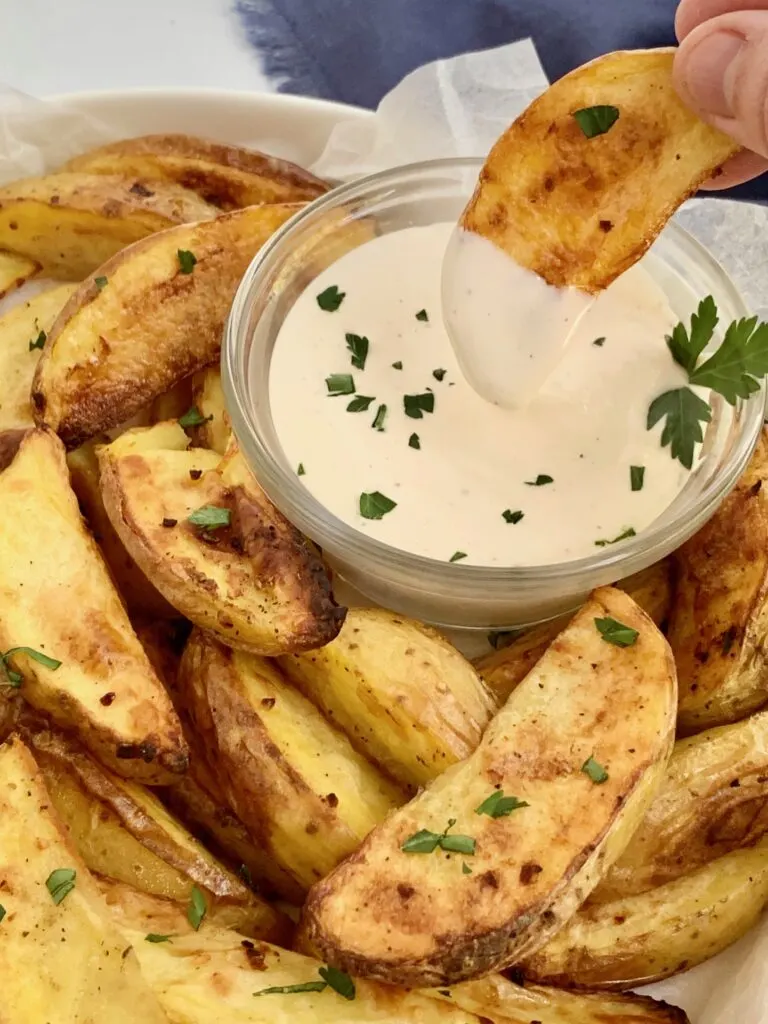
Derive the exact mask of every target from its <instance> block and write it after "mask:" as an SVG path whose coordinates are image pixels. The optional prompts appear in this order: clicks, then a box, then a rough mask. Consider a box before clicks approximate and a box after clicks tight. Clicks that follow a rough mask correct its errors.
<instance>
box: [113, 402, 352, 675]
mask: <svg viewBox="0 0 768 1024" xmlns="http://www.w3.org/2000/svg"><path fill="white" fill-rule="evenodd" d="M188 444H189V439H188V438H187V436H186V434H185V433H184V431H183V430H182V429H181V427H180V426H179V425H178V423H175V422H174V423H165V424H158V425H157V426H156V427H153V428H151V429H149V430H142V429H139V430H135V431H130V432H129V433H126V434H123V435H122V436H121V437H120V438H118V440H117V441H114V442H113V443H112V444H111V445H108V446H107V447H105V448H102V449H100V452H99V460H100V465H101V486H102V496H103V499H104V505H105V508H106V510H107V514H108V515H109V518H110V520H111V521H112V525H113V526H114V527H115V529H116V530H117V533H118V535H119V536H120V539H121V540H122V542H123V544H125V547H126V548H127V550H128V552H129V553H130V554H131V555H132V557H133V558H134V559H135V560H136V563H137V564H138V565H139V567H140V568H141V569H142V570H143V571H144V572H145V574H146V575H147V576H148V577H149V578H150V579H151V580H152V582H153V583H154V585H155V586H156V587H157V588H158V589H159V590H160V592H161V593H162V594H163V595H164V596H165V597H166V598H167V599H168V601H170V602H171V604H172V605H173V606H174V607H175V608H177V609H178V610H179V611H180V612H181V613H182V614H183V615H185V616H186V617H187V618H188V619H190V620H191V621H192V622H194V623H195V624H196V625H198V626H200V627H202V628H204V629H208V630H210V631H211V632H213V633H215V634H216V635H217V636H219V637H220V638H221V639H222V640H224V641H225V642H226V643H228V644H231V645H234V646H237V647H240V648H243V649H245V650H250V651H253V652H255V653H259V654H264V655H277V654H287V653H290V652H293V651H301V650H310V649H313V648H315V647H321V646H322V645H323V644H326V643H328V642H329V641H330V640H332V639H333V638H334V637H335V636H336V634H337V633H338V631H339V629H340V628H341V625H342V623H343V621H344V615H345V609H343V608H339V607H338V606H337V605H336V603H335V601H334V600H333V594H332V592H331V584H330V580H329V578H328V574H327V570H326V568H325V566H324V564H323V562H322V561H321V559H320V558H319V556H318V555H317V554H316V552H315V550H314V549H313V548H312V547H311V546H310V545H309V544H308V542H307V541H305V540H304V538H303V537H302V536H301V534H299V532H298V531H297V530H296V529H295V528H294V527H293V526H291V524H290V523H289V522H288V521H287V519H285V517H284V516H283V515H282V514H281V513H280V512H278V510H277V509H276V508H275V507H274V506H273V505H272V504H271V502H269V500H268V499H267V497H266V496H265V494H264V492H263V491H262V490H261V488H260V487H259V486H258V484H257V483H256V481H255V479H254V478H253V476H252V475H251V474H250V472H249V470H248V469H247V467H246V465H245V463H244V461H243V460H242V458H241V457H240V454H239V452H238V451H237V450H236V449H235V448H233V449H232V451H230V453H229V454H228V455H227V456H225V458H223V459H221V458H220V457H219V456H218V455H217V454H216V453H215V452H211V451H208V450H207V449H204V448H193V449H190V450H189V451H187V445H188ZM206 506H214V507H216V508H222V509H226V510H228V511H229V514H230V520H229V525H228V526H224V527H222V528H220V529H217V530H205V529H202V528H200V527H197V526H194V525H193V524H192V523H190V522H188V518H189V516H190V515H191V514H192V513H193V512H195V511H196V510H197V509H200V508H202V507H206Z"/></svg>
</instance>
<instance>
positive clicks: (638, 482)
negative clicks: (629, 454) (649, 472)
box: [629, 466, 645, 491]
mask: <svg viewBox="0 0 768 1024" xmlns="http://www.w3.org/2000/svg"><path fill="white" fill-rule="evenodd" d="M644 483H645V466H630V467H629V484H630V487H631V488H632V490H633V491H642V489H643V484H644Z"/></svg>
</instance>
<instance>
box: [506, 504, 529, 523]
mask: <svg viewBox="0 0 768 1024" xmlns="http://www.w3.org/2000/svg"><path fill="white" fill-rule="evenodd" d="M501 517H502V519H503V520H504V522H505V523H512V524H513V525H514V524H515V523H519V522H520V520H521V519H523V518H524V517H525V512H520V511H519V510H518V511H516V512H513V511H512V509H511V508H505V509H504V511H503V512H502V513H501Z"/></svg>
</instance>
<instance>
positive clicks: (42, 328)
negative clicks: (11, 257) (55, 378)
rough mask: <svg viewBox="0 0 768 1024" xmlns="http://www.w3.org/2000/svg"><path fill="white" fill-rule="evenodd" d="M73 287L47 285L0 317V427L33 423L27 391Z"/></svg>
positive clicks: (12, 427)
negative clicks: (53, 327) (42, 350)
mask: <svg viewBox="0 0 768 1024" xmlns="http://www.w3.org/2000/svg"><path fill="white" fill-rule="evenodd" d="M1 271H2V264H1V262H0V272H1ZM76 288H77V285H74V284H62V285H60V286H59V287H58V288H51V289H49V290H48V291H44V292H41V293H40V294H39V295H36V296H35V297H34V298H32V299H30V300H29V301H28V302H24V303H22V304H21V305H18V306H15V307H14V308H13V309H11V310H9V312H7V313H6V314H5V315H4V316H1V317H0V381H2V390H1V391H0V430H15V429H19V428H25V427H32V426H34V423H35V421H34V416H33V413H32V403H31V401H30V398H29V392H30V389H31V387H32V378H33V376H34V374H35V367H36V366H37V363H38V360H39V359H40V354H41V349H42V345H43V344H44V343H45V338H46V335H47V334H48V332H49V331H50V329H51V324H52V323H53V321H54V320H55V319H56V317H57V315H58V313H59V312H60V311H61V307H62V306H63V305H64V303H65V302H66V301H67V299H68V298H69V297H70V295H71V294H72V292H73V291H74V290H75V289H76Z"/></svg>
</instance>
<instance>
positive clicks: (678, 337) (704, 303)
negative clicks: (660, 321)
mask: <svg viewBox="0 0 768 1024" xmlns="http://www.w3.org/2000/svg"><path fill="white" fill-rule="evenodd" d="M716 326H717V306H716V305H715V300H714V299H713V298H712V296H711V295H708V296H707V297H706V299H702V300H701V302H700V303H699V309H698V312H696V313H694V314H693V316H692V317H691V333H690V336H689V335H688V331H686V329H685V327H684V325H683V324H682V323H679V324H677V325H676V326H675V327H674V328H673V330H672V333H671V334H668V335H667V347H668V348H669V351H670V352H671V353H672V358H673V359H674V360H675V362H676V363H677V365H678V366H682V368H683V369H684V370H686V371H687V372H688V373H691V372H692V371H693V370H694V368H695V366H696V362H697V360H698V358H699V356H700V355H701V353H702V352H703V351H704V349H705V348H706V347H707V345H708V344H709V343H710V341H711V340H712V335H713V334H714V332H715V327H716Z"/></svg>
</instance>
